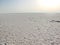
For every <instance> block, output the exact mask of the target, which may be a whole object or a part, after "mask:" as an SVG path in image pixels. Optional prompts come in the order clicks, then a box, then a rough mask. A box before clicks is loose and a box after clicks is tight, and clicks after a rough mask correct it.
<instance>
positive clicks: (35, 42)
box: [0, 14, 60, 45]
mask: <svg viewBox="0 0 60 45" xmlns="http://www.w3.org/2000/svg"><path fill="white" fill-rule="evenodd" d="M0 17H1V19H0V20H1V24H0V45H60V23H55V22H50V21H51V20H58V21H59V20H60V16H59V15H54V16H49V15H46V14H45V15H44V14H41V15H40V14H17V15H15V14H13V15H12V14H10V15H8V14H6V15H0Z"/></svg>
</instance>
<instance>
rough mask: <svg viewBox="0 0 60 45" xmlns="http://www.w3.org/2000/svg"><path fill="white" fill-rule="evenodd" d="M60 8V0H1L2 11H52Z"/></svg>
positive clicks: (0, 9) (0, 8) (0, 7)
mask: <svg viewBox="0 0 60 45" xmlns="http://www.w3.org/2000/svg"><path fill="white" fill-rule="evenodd" d="M47 1H48V2H47ZM49 2H50V3H49ZM57 3H58V4H57ZM59 8H60V1H59V0H58V1H57V0H53V1H52V0H51V1H49V0H43V1H41V0H0V13H21V12H48V11H50V12H51V10H52V11H56V10H57V11H59Z"/></svg>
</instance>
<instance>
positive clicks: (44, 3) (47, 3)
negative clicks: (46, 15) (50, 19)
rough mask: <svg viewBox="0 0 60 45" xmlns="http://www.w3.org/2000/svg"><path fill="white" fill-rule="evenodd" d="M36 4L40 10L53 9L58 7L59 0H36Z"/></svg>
mask: <svg viewBox="0 0 60 45" xmlns="http://www.w3.org/2000/svg"><path fill="white" fill-rule="evenodd" d="M37 4H38V7H39V8H40V9H41V10H47V11H51V10H52V11H55V10H57V9H58V7H59V4H60V0H37Z"/></svg>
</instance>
